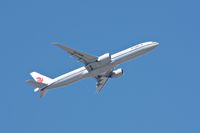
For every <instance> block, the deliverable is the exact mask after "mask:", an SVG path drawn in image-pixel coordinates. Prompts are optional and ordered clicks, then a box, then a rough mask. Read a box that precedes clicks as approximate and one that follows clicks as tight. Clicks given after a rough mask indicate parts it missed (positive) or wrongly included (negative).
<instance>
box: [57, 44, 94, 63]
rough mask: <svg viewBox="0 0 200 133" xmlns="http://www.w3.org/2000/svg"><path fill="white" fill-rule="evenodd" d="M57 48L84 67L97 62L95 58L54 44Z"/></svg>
mask: <svg viewBox="0 0 200 133" xmlns="http://www.w3.org/2000/svg"><path fill="white" fill-rule="evenodd" d="M55 45H56V46H57V47H59V48H61V49H63V50H65V51H66V52H67V53H69V54H70V55H71V56H73V57H75V58H76V59H77V60H79V61H80V62H82V63H84V64H85V65H88V64H90V63H92V62H95V61H96V60H97V57H95V56H92V55H88V54H86V53H82V52H79V51H77V50H74V49H72V48H69V47H66V46H63V45H61V44H55Z"/></svg>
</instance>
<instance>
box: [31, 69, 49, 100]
mask: <svg viewBox="0 0 200 133" xmlns="http://www.w3.org/2000/svg"><path fill="white" fill-rule="evenodd" d="M30 75H31V76H32V77H33V79H34V80H35V81H31V80H29V81H27V82H28V83H29V84H31V85H32V86H34V87H35V89H34V92H38V91H39V92H40V96H41V97H43V96H44V95H45V94H46V92H47V90H45V89H44V90H42V88H43V87H45V86H47V85H49V84H51V83H52V79H51V78H49V77H47V76H44V75H42V74H40V73H37V72H32V73H30Z"/></svg>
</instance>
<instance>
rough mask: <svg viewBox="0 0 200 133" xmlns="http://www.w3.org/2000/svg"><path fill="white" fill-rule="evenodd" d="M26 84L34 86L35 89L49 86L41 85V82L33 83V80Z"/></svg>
mask: <svg viewBox="0 0 200 133" xmlns="http://www.w3.org/2000/svg"><path fill="white" fill-rule="evenodd" d="M26 82H27V83H29V84H30V85H32V86H33V87H35V88H43V87H45V86H47V84H44V83H39V82H36V81H33V80H27V81H26Z"/></svg>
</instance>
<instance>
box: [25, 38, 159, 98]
mask: <svg viewBox="0 0 200 133" xmlns="http://www.w3.org/2000/svg"><path fill="white" fill-rule="evenodd" d="M158 45H159V43H158V42H153V41H149V42H144V43H140V44H138V45H135V46H132V47H130V48H128V49H125V50H123V51H120V52H118V53H115V54H112V55H111V54H110V53H106V54H103V55H101V56H99V57H96V56H92V55H89V54H86V53H82V52H79V51H77V50H74V49H72V48H69V47H66V46H63V45H61V44H55V46H57V47H59V48H61V49H63V50H64V51H66V52H67V53H68V54H70V55H71V56H73V57H75V58H76V59H77V60H78V61H80V62H82V63H83V64H84V66H83V67H80V68H78V69H75V70H73V71H71V72H68V73H66V74H63V75H61V76H59V77H56V78H54V79H52V78H49V77H47V76H44V75H42V74H40V73H37V72H31V73H30V75H31V76H32V77H33V79H34V80H27V83H29V84H30V85H32V86H33V87H35V89H34V92H39V93H40V96H41V97H43V96H45V94H46V93H47V91H48V90H51V89H54V88H57V87H62V86H67V85H70V84H72V83H74V82H77V81H79V80H81V79H84V78H88V77H92V78H95V79H96V81H97V82H96V91H97V92H100V91H101V90H102V88H103V87H104V85H105V84H106V82H107V81H108V79H110V78H117V77H120V76H122V75H123V69H121V68H118V69H115V68H116V67H117V66H118V65H119V64H122V63H124V62H127V61H129V60H132V59H135V58H136V57H139V56H141V55H143V54H145V53H147V52H149V51H151V50H153V49H154V48H155V47H157V46H158Z"/></svg>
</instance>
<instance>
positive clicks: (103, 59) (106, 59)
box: [97, 53, 111, 64]
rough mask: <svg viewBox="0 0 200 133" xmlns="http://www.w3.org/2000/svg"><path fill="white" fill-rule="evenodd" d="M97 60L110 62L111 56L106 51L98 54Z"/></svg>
mask: <svg viewBox="0 0 200 133" xmlns="http://www.w3.org/2000/svg"><path fill="white" fill-rule="evenodd" d="M97 61H98V62H101V63H102V64H106V63H109V62H111V56H110V54H109V53H106V54H104V55H102V56H100V57H99V58H98V59H97Z"/></svg>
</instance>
